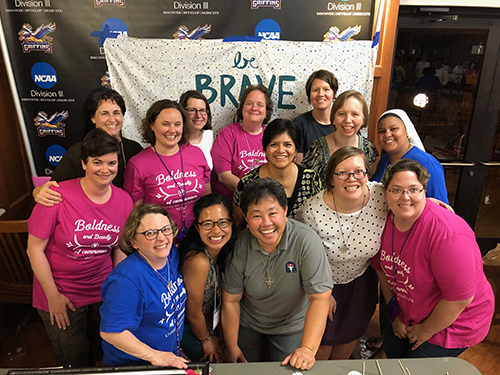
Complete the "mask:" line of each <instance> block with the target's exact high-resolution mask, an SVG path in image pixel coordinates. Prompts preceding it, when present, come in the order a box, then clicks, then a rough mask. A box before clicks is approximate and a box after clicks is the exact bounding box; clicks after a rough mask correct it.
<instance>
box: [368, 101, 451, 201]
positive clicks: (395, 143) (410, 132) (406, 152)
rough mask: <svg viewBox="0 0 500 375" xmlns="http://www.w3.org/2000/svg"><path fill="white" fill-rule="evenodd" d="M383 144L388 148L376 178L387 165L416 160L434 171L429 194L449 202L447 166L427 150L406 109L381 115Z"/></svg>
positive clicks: (374, 177) (379, 176)
mask: <svg viewBox="0 0 500 375" xmlns="http://www.w3.org/2000/svg"><path fill="white" fill-rule="evenodd" d="M377 138H378V143H379V145H380V147H381V148H382V149H383V150H384V151H385V152H386V153H385V154H384V155H382V157H381V158H380V160H379V162H378V164H377V169H376V170H375V174H374V175H373V180H374V181H378V182H380V180H381V179H382V177H383V176H384V173H385V171H386V169H387V167H388V166H389V165H390V164H392V163H394V162H395V161H397V160H399V159H411V160H416V161H418V162H419V163H420V164H422V165H423V166H424V167H425V169H427V172H429V174H430V175H431V177H430V179H429V183H428V184H427V192H426V196H427V197H429V198H436V199H439V200H441V201H443V202H445V203H448V193H447V191H446V184H445V179H444V169H443V167H442V165H441V164H440V163H439V162H438V161H437V159H436V158H435V157H434V156H432V155H430V154H428V153H427V152H425V148H424V145H423V144H422V141H421V140H420V138H419V136H418V133H417V131H416V130H415V126H414V125H413V123H412V122H411V120H410V118H409V117H408V115H407V114H406V112H405V111H403V110H402V109H391V110H389V111H387V112H385V113H384V114H382V116H380V118H379V120H378V125H377Z"/></svg>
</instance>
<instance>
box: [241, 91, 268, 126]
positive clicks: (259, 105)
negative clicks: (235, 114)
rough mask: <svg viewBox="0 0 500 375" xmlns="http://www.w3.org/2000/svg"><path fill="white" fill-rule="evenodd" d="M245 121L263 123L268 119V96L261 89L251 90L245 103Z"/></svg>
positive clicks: (243, 112)
mask: <svg viewBox="0 0 500 375" xmlns="http://www.w3.org/2000/svg"><path fill="white" fill-rule="evenodd" d="M242 114H243V121H249V122H258V123H260V124H262V123H263V122H264V120H265V119H266V96H265V95H264V93H263V92H261V91H259V90H253V91H251V92H250V93H249V94H248V96H247V98H246V99H245V103H243V111H242Z"/></svg>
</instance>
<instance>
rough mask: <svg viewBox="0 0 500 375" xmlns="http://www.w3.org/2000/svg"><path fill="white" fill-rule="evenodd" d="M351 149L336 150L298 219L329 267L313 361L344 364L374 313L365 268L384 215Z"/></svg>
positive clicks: (364, 166) (365, 166)
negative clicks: (324, 317) (329, 286)
mask: <svg viewBox="0 0 500 375" xmlns="http://www.w3.org/2000/svg"><path fill="white" fill-rule="evenodd" d="M370 174H371V166H370V163H369V162H368V159H367V158H366V155H365V154H364V153H363V151H361V150H360V149H359V148H356V147H342V148H340V149H338V150H337V151H335V152H334V153H333V155H332V156H331V157H330V160H329V161H328V165H327V168H326V190H323V191H321V192H320V193H319V194H317V195H316V196H314V197H313V198H311V199H309V200H308V201H307V202H306V203H305V204H304V206H302V208H300V209H299V211H298V212H297V219H298V220H299V221H301V222H303V223H304V224H306V225H308V226H310V227H311V228H312V229H313V230H314V231H315V232H316V233H318V235H319V236H320V238H321V240H322V242H323V246H324V251H325V252H326V255H327V258H328V260H329V262H330V267H331V273H330V274H331V277H332V280H333V284H334V287H333V290H332V294H331V296H330V310H329V312H328V321H327V324H326V329H325V333H324V335H323V338H322V340H321V346H320V348H319V350H318V354H317V355H316V359H318V360H328V359H349V357H350V356H351V354H352V351H353V349H354V347H355V345H356V340H357V339H359V338H360V337H361V336H362V335H363V334H364V332H365V331H366V328H367V327H368V323H369V322H370V319H371V317H372V315H373V313H374V311H375V307H376V305H377V301H378V298H377V295H378V290H377V289H378V288H377V285H378V283H377V277H376V275H375V271H374V270H373V269H372V268H371V267H370V261H371V259H372V258H373V257H374V256H375V255H376V254H377V252H378V250H379V247H380V237H381V235H382V231H383V229H384V224H385V220H386V216H387V205H386V203H385V201H384V198H383V189H382V185H381V184H379V183H377V182H370V181H368V178H369V177H370Z"/></svg>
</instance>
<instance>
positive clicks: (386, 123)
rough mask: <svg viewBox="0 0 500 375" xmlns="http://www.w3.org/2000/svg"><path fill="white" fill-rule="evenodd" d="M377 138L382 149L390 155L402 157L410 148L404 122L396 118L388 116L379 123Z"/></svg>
mask: <svg viewBox="0 0 500 375" xmlns="http://www.w3.org/2000/svg"><path fill="white" fill-rule="evenodd" d="M377 138H378V143H379V145H380V147H382V148H383V149H384V151H385V152H387V153H388V154H389V155H398V157H401V156H403V155H404V153H405V152H406V151H407V150H408V148H409V147H410V141H409V139H408V133H407V132H406V127H405V125H404V123H403V121H401V120H400V119H399V118H397V117H394V116H388V117H386V118H384V119H383V120H381V121H380V122H379V124H378V127H377Z"/></svg>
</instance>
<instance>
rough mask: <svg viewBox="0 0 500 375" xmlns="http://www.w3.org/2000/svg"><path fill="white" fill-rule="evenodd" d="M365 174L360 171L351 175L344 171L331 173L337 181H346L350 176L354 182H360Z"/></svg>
mask: <svg viewBox="0 0 500 375" xmlns="http://www.w3.org/2000/svg"><path fill="white" fill-rule="evenodd" d="M367 173H368V172H366V171H362V170H361V169H358V170H357V171H354V172H351V173H349V172H344V171H342V172H339V173H336V172H333V174H334V175H336V176H337V177H338V179H339V180H348V179H349V178H351V176H353V177H354V179H355V180H362V179H363V178H365V176H366V174H367Z"/></svg>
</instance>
